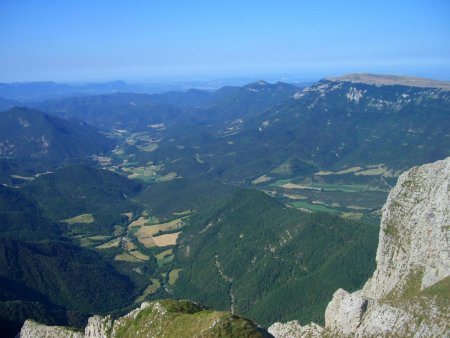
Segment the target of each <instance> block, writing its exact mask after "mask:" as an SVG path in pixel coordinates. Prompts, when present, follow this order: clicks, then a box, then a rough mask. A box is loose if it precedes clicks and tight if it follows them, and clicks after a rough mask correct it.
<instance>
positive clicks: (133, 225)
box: [128, 216, 148, 229]
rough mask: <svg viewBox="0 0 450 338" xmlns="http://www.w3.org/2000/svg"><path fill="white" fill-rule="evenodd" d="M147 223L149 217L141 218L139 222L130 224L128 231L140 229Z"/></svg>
mask: <svg viewBox="0 0 450 338" xmlns="http://www.w3.org/2000/svg"><path fill="white" fill-rule="evenodd" d="M147 221H148V219H147V217H144V216H141V217H139V218H138V219H137V220H135V221H133V222H131V223H130V224H128V229H130V228H133V227H140V226H142V225H144V224H145V223H147Z"/></svg>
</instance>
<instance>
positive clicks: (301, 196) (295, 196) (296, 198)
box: [283, 194, 308, 200]
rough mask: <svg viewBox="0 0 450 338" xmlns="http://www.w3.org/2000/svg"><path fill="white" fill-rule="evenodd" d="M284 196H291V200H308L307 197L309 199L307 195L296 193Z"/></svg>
mask: <svg viewBox="0 0 450 338" xmlns="http://www.w3.org/2000/svg"><path fill="white" fill-rule="evenodd" d="M283 196H286V197H287V198H289V199H291V200H306V199H308V198H307V197H306V196H303V195H295V194H283Z"/></svg>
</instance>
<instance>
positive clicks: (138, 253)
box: [129, 250, 150, 261]
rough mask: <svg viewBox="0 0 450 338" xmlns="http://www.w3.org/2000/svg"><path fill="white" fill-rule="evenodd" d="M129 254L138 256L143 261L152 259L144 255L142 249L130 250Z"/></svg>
mask: <svg viewBox="0 0 450 338" xmlns="http://www.w3.org/2000/svg"><path fill="white" fill-rule="evenodd" d="M129 254H130V255H131V256H133V257H136V258H137V259H139V260H141V261H148V260H149V259H150V257H149V256H147V255H144V254H143V253H142V252H140V251H137V250H135V251H130V252H129Z"/></svg>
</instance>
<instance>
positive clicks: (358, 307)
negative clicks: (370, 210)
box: [269, 157, 450, 338]
mask: <svg viewBox="0 0 450 338" xmlns="http://www.w3.org/2000/svg"><path fill="white" fill-rule="evenodd" d="M376 262H377V268H376V270H375V272H374V274H373V276H372V277H371V278H370V279H369V280H368V281H367V283H366V284H365V285H364V287H363V289H362V290H359V291H356V292H354V293H348V292H346V291H345V290H342V289H339V290H337V291H336V292H335V293H334V295H333V299H332V300H331V302H330V303H329V304H328V307H327V309H326V312H325V329H324V330H323V331H321V332H322V334H323V335H325V336H333V337H335V336H341V337H347V336H352V337H354V336H356V337H367V336H402V337H403V336H411V337H412V336H414V337H424V336H439V337H449V336H450V321H449V318H450V157H449V158H447V159H445V160H442V161H437V162H435V163H431V164H426V165H423V166H419V167H414V168H412V169H411V170H409V171H407V172H405V173H403V174H402V175H401V176H400V177H399V179H398V182H397V184H396V186H395V187H394V189H393V190H392V191H391V192H390V194H389V197H388V199H387V202H386V204H385V206H384V207H383V214H382V219H381V229H380V237H379V244H378V249H377V255H376ZM283 325H287V324H280V323H276V324H274V325H272V326H271V328H270V329H269V330H271V329H272V327H277V328H278V330H277V331H274V332H275V334H274V336H275V337H277V338H282V337H283V338H284V337H288V335H284V334H283V330H282V329H281V328H282V326H283ZM310 327H311V325H308V326H303V327H301V329H299V330H297V331H296V333H295V334H298V332H300V331H302V332H308V329H309V328H310ZM278 333H280V334H278ZM293 336H295V335H293ZM295 337H308V334H301V335H296V336H295Z"/></svg>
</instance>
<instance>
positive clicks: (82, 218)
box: [61, 214, 94, 225]
mask: <svg viewBox="0 0 450 338" xmlns="http://www.w3.org/2000/svg"><path fill="white" fill-rule="evenodd" d="M61 222H65V223H69V224H70V225H72V224H76V223H82V224H89V223H92V222H94V216H92V214H81V215H78V216H75V217H72V218H68V219H65V220H62V221H61Z"/></svg>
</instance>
